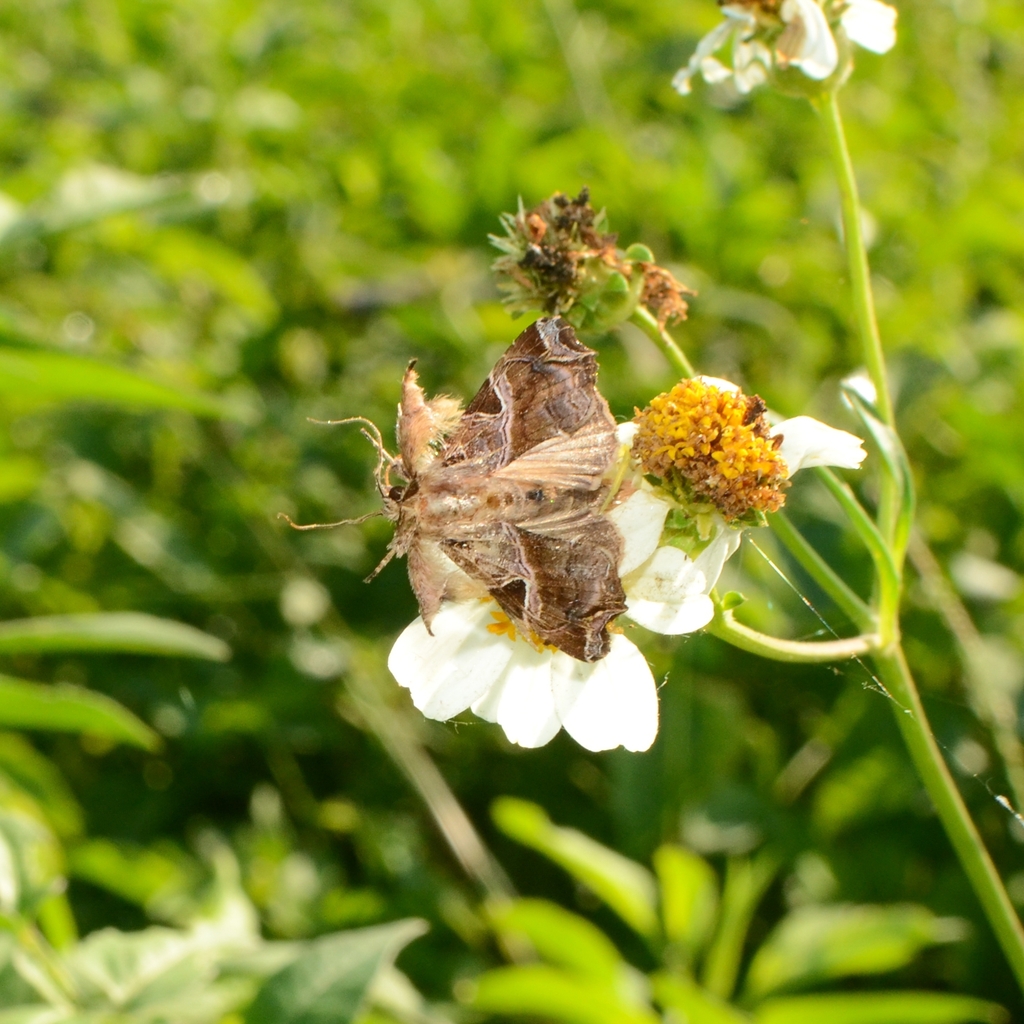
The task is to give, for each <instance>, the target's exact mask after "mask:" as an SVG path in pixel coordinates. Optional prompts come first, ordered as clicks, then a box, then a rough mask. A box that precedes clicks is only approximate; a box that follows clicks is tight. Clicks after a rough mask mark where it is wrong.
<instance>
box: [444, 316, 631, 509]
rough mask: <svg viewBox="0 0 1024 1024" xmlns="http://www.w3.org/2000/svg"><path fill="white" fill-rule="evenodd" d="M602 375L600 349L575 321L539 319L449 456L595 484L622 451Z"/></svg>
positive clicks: (490, 382)
mask: <svg viewBox="0 0 1024 1024" xmlns="http://www.w3.org/2000/svg"><path fill="white" fill-rule="evenodd" d="M596 382H597V359H596V358H595V356H594V352H593V351H592V350H591V349H589V348H587V346H586V345H584V344H582V343H581V342H580V341H579V340H578V339H577V337H576V334H575V332H574V331H573V329H572V327H571V326H570V325H569V324H567V323H566V322H565V321H564V320H562V319H561V318H559V317H549V318H546V319H543V320H538V321H536V323H533V324H531V325H530V326H529V327H528V328H527V329H526V330H525V331H523V333H522V334H520V335H519V337H518V338H516V340H515V342H514V343H513V344H512V346H511V347H510V348H509V350H508V351H507V352H506V353H505V355H504V356H502V357H501V359H499V360H498V362H497V364H496V365H495V367H494V369H493V370H492V371H491V374H490V376H489V377H488V378H487V380H486V382H485V383H484V385H483V387H481V388H480V390H479V391H478V392H477V394H476V397H475V398H474V399H473V401H472V402H471V403H470V404H469V407H468V408H467V409H466V411H465V413H464V414H463V416H462V420H461V422H460V423H459V426H458V427H457V428H456V430H455V431H454V433H453V434H452V436H451V437H450V438H449V439H448V443H447V444H446V445H445V448H444V452H443V455H442V463H443V464H444V465H446V466H454V465H457V464H459V463H467V462H468V463H477V464H479V465H480V466H481V468H486V469H488V470H490V471H492V472H493V471H496V470H498V471H500V472H501V476H502V477H505V478H507V479H517V480H522V481H523V482H527V481H538V480H540V481H543V482H547V483H549V484H550V485H551V486H553V487H556V488H557V487H567V486H568V487H574V488H580V487H582V488H585V489H587V490H596V489H597V488H598V487H600V485H601V478H602V477H603V476H604V473H605V472H606V471H607V469H608V466H609V465H610V464H611V461H612V459H613V458H614V457H615V451H616V440H615V421H614V420H613V419H612V417H611V413H610V412H609V410H608V403H607V402H606V401H605V400H604V398H603V397H602V396H601V395H600V394H599V393H598V391H597V387H596ZM517 462H518V463H519V465H518V466H517V465H516V463H517Z"/></svg>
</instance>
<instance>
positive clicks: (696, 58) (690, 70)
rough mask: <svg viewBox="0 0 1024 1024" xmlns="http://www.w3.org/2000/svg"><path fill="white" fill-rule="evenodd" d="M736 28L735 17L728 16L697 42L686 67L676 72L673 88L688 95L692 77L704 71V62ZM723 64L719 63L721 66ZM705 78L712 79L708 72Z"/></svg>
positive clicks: (722, 44)
mask: <svg viewBox="0 0 1024 1024" xmlns="http://www.w3.org/2000/svg"><path fill="white" fill-rule="evenodd" d="M727 13H728V12H727ZM736 30H737V26H736V22H735V20H734V19H730V18H726V20H725V21H723V22H720V23H719V24H718V25H716V26H715V27H714V28H713V29H712V30H711V31H710V32H709V33H708V34H707V35H706V36H704V38H703V39H701V41H700V42H699V43H698V44H697V49H696V50H694V52H693V56H692V57H690V60H689V62H688V63H687V65H686V67H685V68H680V70H679V71H677V72H676V75H675V77H674V78H673V79H672V88H673V89H675V90H676V92H678V93H681V94H682V95H683V96H686V95H688V94H689V92H690V79H691V78H693V76H694V75H695V74H697V72H698V71H702V72H703V64H704V62H705V61H706V60H708V59H709V58H710V57H711V54H713V53H714V52H715V51H716V50H720V49H721V48H722V47H723V46H724V45H725V43H726V42H728V40H729V37H730V36H731V35H732V34H733V33H734V32H735V31H736ZM715 63H716V64H718V61H715ZM721 66H722V65H721V64H719V67H721ZM704 78H705V80H707V81H711V79H709V78H708V77H707V75H706V74H705V75H704Z"/></svg>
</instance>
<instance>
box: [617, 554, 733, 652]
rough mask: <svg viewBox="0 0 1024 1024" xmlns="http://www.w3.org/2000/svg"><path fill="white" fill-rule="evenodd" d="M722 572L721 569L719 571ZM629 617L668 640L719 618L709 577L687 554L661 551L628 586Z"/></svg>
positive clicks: (627, 603) (634, 576)
mask: <svg viewBox="0 0 1024 1024" xmlns="http://www.w3.org/2000/svg"><path fill="white" fill-rule="evenodd" d="M719 571H720V569H719ZM623 585H624V587H625V590H626V608H627V609H628V611H627V612H626V614H627V615H628V616H629V617H630V618H631V619H632V620H633V621H634V622H636V623H638V624H639V625H641V626H645V627H646V628H647V629H650V630H653V631H654V632H655V633H663V634H666V635H667V636H679V635H680V634H682V633H692V632H693V631H694V630H697V629H700V628H701V627H703V626H706V625H707V624H708V623H709V622H710V621H711V619H712V618H713V616H714V614H715V606H714V605H713V604H712V602H711V598H710V597H708V596H707V592H708V591H709V590H710V589H711V587H710V586H709V585H708V581H707V577H706V576H705V575H704V573H703V572H702V571H701V570H700V568H699V567H698V566H697V564H696V563H695V562H694V561H693V559H691V558H690V556H689V555H687V554H686V553H685V552H684V551H680V550H679V548H674V547H661V548H658V550H657V551H655V553H654V555H653V556H652V557H651V559H650V560H649V561H648V562H647V564H646V565H644V567H643V568H642V569H641V570H640V571H639V572H638V573H635V574H634V575H633V577H632V578H630V579H627V580H626V581H625V582H624V584H623Z"/></svg>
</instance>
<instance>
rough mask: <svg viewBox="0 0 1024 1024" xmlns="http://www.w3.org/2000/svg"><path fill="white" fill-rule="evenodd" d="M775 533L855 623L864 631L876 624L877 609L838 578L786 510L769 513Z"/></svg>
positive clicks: (812, 577)
mask: <svg viewBox="0 0 1024 1024" xmlns="http://www.w3.org/2000/svg"><path fill="white" fill-rule="evenodd" d="M769 521H770V523H771V527H772V530H773V531H774V532H775V536H776V537H778V538H779V540H780V541H782V543H783V545H785V548H786V550H787V551H788V552H789V553H790V554H791V555H792V556H793V557H794V558H795V559H796V560H797V562H799V564H800V565H801V566H802V567H803V568H804V570H805V571H806V572H807V574H808V575H809V576H810V577H811V579H813V580H814V581H815V582H816V583H817V584H818V586H820V587H821V589H822V590H824V591H825V593H826V594H828V596H829V597H831V598H832V600H833V601H835V603H836V606H837V607H838V608H841V609H842V610H843V611H844V612H845V613H846V615H847V616H849V619H850V621H851V622H852V623H854V625H856V627H857V628H858V629H860V630H862V631H863V632H865V633H867V632H872V631H873V630H874V629H875V628H876V623H875V616H874V612H872V611H871V609H870V608H869V607H868V606H867V604H865V603H864V601H862V600H861V599H860V598H859V597H858V596H857V595H856V594H855V593H854V592H853V590H851V589H850V587H848V586H847V585H846V583H845V582H844V581H843V580H842V579H840V578H839V576H838V574H837V573H836V571H835V570H834V569H833V568H832V566H830V565H829V564H828V562H826V561H825V559H824V558H822V557H821V555H819V554H818V552H817V551H816V550H815V549H814V548H813V547H812V546H811V544H810V542H809V541H808V540H807V538H806V537H805V536H804V535H803V534H802V533H801V532H800V531H799V530H798V529H797V528H796V527H795V526H794V525H793V523H792V522H791V521H790V519H789V518H788V517H787V516H786V515H785V513H783V512H778V513H776V514H775V515H773V516H771V517H770V520H769Z"/></svg>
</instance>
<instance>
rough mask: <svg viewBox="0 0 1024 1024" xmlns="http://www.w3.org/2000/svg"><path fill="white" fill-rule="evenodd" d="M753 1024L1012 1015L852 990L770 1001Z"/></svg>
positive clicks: (868, 1023) (914, 1022) (988, 1022)
mask: <svg viewBox="0 0 1024 1024" xmlns="http://www.w3.org/2000/svg"><path fill="white" fill-rule="evenodd" d="M754 1019H755V1021H756V1024H825V1022H827V1024H967V1022H970V1021H979V1022H982V1024H1003V1022H1005V1021H1008V1020H1009V1019H1010V1015H1009V1014H1008V1013H1007V1012H1006V1010H1004V1009H1003V1008H1002V1007H1001V1006H999V1005H997V1004H996V1003H990V1002H987V1001H985V1000H984V999H973V998H971V997H970V996H957V995H946V994H944V993H937V992H872V993H870V994H868V993H863V992H850V993H844V994H843V995H825V996H794V997H793V998H790V999H772V1000H771V1001H769V1002H767V1003H765V1004H764V1005H763V1006H761V1007H760V1008H759V1009H758V1010H757V1013H756V1014H755V1018H754Z"/></svg>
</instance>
